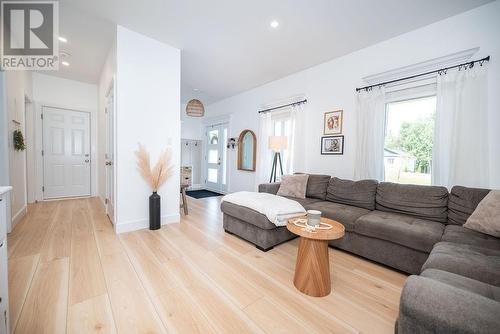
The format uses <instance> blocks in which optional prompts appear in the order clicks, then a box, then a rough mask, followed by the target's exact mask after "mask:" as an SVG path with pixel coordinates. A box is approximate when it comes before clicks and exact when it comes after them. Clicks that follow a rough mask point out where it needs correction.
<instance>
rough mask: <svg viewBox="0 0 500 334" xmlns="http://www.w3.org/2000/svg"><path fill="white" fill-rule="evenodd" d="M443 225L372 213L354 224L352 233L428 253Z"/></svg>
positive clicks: (387, 213) (377, 212)
mask: <svg viewBox="0 0 500 334" xmlns="http://www.w3.org/2000/svg"><path fill="white" fill-rule="evenodd" d="M444 227H445V225H444V224H441V223H438V222H434V221H430V220H424V219H419V218H416V217H412V216H406V215H401V214H397V213H391V212H383V211H372V212H370V213H368V214H366V215H364V216H362V217H360V218H359V219H358V220H357V221H356V222H355V227H354V232H356V233H359V234H362V235H365V236H367V237H372V238H378V239H382V240H386V241H391V242H394V243H396V244H399V245H402V246H406V247H409V248H412V249H415V250H418V251H422V252H426V253H429V252H430V251H431V250H432V246H434V244H435V243H437V242H439V241H440V240H441V236H442V235H443V231H444Z"/></svg>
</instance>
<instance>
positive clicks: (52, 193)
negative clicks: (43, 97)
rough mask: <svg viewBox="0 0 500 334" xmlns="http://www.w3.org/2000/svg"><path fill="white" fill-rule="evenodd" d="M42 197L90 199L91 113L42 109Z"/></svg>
mask: <svg viewBox="0 0 500 334" xmlns="http://www.w3.org/2000/svg"><path fill="white" fill-rule="evenodd" d="M42 113H43V114H42V115H43V152H42V154H43V182H44V183H43V187H44V189H43V197H44V199H50V198H60V197H77V196H90V114H89V113H88V112H82V111H75V110H69V109H61V108H52V107H43V110H42Z"/></svg>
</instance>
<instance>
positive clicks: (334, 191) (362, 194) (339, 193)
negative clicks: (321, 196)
mask: <svg viewBox="0 0 500 334" xmlns="http://www.w3.org/2000/svg"><path fill="white" fill-rule="evenodd" d="M377 184H378V181H376V180H361V181H351V180H342V179H339V178H337V177H334V178H332V179H331V180H330V182H329V184H328V189H327V194H326V200H327V201H331V202H335V203H340V204H347V205H352V206H357V207H360V208H364V209H367V210H374V209H375V194H376V193H377Z"/></svg>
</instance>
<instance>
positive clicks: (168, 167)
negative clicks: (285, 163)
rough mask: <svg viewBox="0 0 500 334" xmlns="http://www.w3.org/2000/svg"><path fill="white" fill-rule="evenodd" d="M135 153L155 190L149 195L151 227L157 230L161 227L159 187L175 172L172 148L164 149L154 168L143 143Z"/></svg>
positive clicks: (143, 173) (144, 176)
mask: <svg viewBox="0 0 500 334" xmlns="http://www.w3.org/2000/svg"><path fill="white" fill-rule="evenodd" d="M135 155H136V157H137V168H138V169H139V172H140V174H141V176H142V177H143V178H144V180H145V181H146V182H147V183H148V184H149V186H150V188H151V191H152V192H153V193H152V194H151V196H149V229H150V230H157V229H159V228H160V227H161V198H160V195H158V189H160V187H161V186H162V185H163V184H164V183H165V182H166V181H167V180H168V179H169V178H170V177H171V176H172V174H173V165H172V163H171V161H172V152H171V150H170V149H166V150H164V151H162V152H161V153H160V156H159V158H158V161H157V162H156V164H155V165H154V167H153V168H151V165H150V160H149V152H148V151H147V150H146V148H145V147H144V146H143V145H141V144H139V149H138V150H137V151H136V152H135Z"/></svg>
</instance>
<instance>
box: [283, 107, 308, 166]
mask: <svg viewBox="0 0 500 334" xmlns="http://www.w3.org/2000/svg"><path fill="white" fill-rule="evenodd" d="M304 109H305V108H304V105H303V104H299V105H294V106H293V107H292V108H291V110H290V121H291V123H290V124H291V129H290V134H289V136H288V150H289V151H288V152H289V157H290V158H289V159H288V161H287V166H284V167H285V170H286V171H287V172H288V174H293V173H295V172H305V171H306V169H305V168H306V166H305V162H306V155H305V154H306V135H305V133H304V131H305V128H306V125H305V122H306V120H305V114H306V111H305V110H304Z"/></svg>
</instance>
